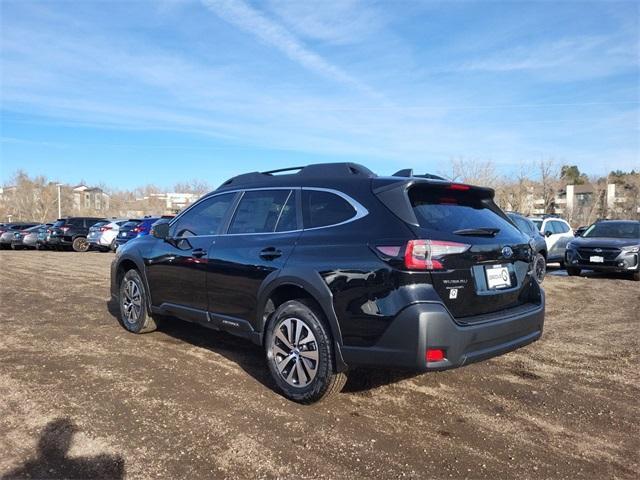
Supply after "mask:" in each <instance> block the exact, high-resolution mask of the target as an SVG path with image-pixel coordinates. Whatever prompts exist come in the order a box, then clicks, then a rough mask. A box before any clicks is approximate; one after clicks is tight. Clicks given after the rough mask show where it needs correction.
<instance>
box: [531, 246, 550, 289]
mask: <svg viewBox="0 0 640 480" xmlns="http://www.w3.org/2000/svg"><path fill="white" fill-rule="evenodd" d="M533 273H534V275H533V276H534V278H535V279H536V281H537V282H538V283H542V282H543V281H544V276H545V275H546V274H547V261H546V260H545V258H544V255H542V254H541V253H538V254H537V255H536V258H535V260H534V261H533Z"/></svg>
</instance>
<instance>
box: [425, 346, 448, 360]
mask: <svg viewBox="0 0 640 480" xmlns="http://www.w3.org/2000/svg"><path fill="white" fill-rule="evenodd" d="M426 358H427V362H441V361H442V360H444V350H442V349H440V348H429V349H427V354H426Z"/></svg>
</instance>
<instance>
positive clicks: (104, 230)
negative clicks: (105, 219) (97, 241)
mask: <svg viewBox="0 0 640 480" xmlns="http://www.w3.org/2000/svg"><path fill="white" fill-rule="evenodd" d="M107 230H111V227H100V231H101V232H106V231H107Z"/></svg>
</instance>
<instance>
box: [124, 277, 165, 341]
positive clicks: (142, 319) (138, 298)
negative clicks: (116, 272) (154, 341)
mask: <svg viewBox="0 0 640 480" xmlns="http://www.w3.org/2000/svg"><path fill="white" fill-rule="evenodd" d="M120 319H121V320H122V326H124V328H126V329H127V330H129V331H130V332H133V333H148V332H153V331H154V330H155V329H156V328H157V326H156V322H155V320H154V319H153V318H152V317H151V315H149V312H148V309H147V292H146V290H145V288H144V282H143V281H142V277H141V276H140V274H139V273H138V271H137V270H133V269H132V270H129V271H128V272H127V273H125V274H124V277H122V281H121V282H120Z"/></svg>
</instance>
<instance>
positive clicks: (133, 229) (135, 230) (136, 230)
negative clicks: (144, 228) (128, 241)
mask: <svg viewBox="0 0 640 480" xmlns="http://www.w3.org/2000/svg"><path fill="white" fill-rule="evenodd" d="M131 231H132V232H133V233H138V232H139V231H140V229H139V228H138V227H133V228H132V229H131Z"/></svg>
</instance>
